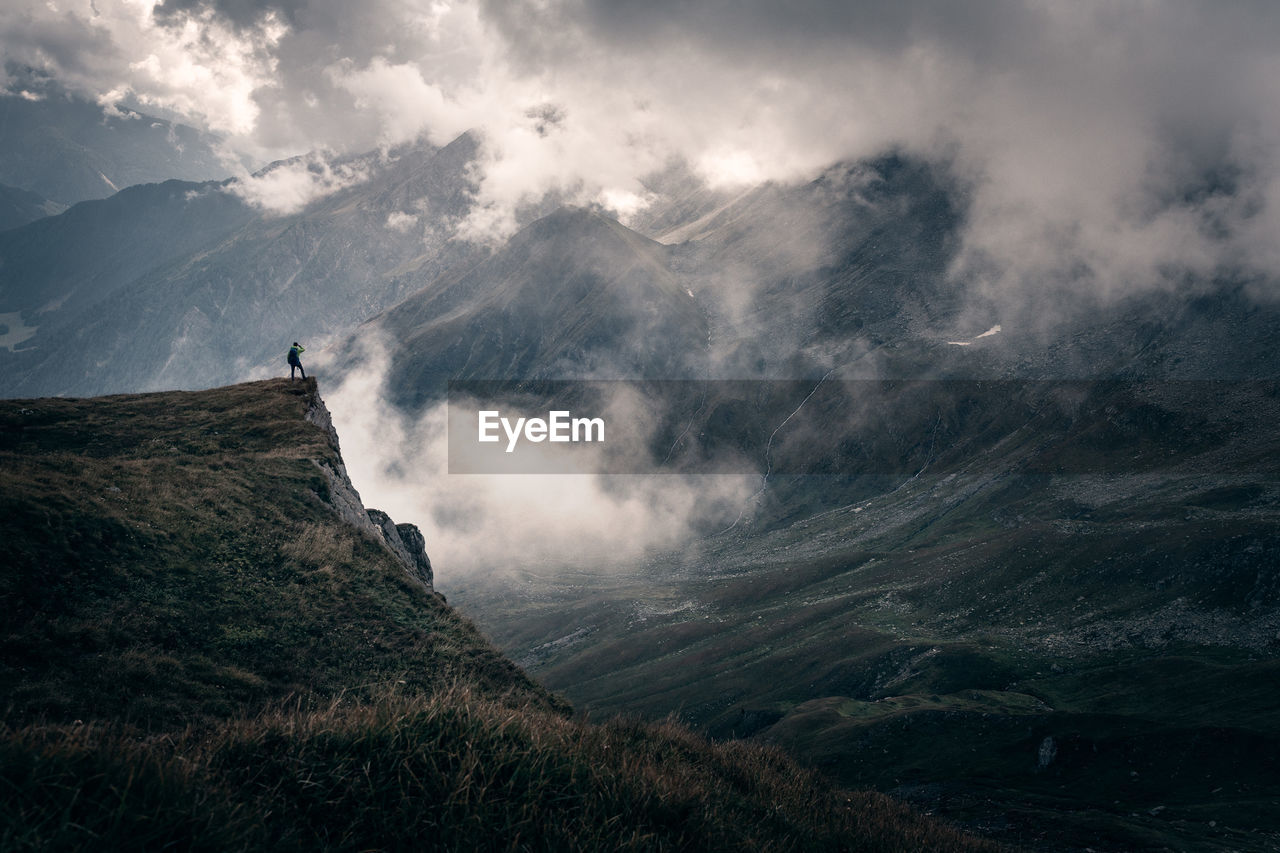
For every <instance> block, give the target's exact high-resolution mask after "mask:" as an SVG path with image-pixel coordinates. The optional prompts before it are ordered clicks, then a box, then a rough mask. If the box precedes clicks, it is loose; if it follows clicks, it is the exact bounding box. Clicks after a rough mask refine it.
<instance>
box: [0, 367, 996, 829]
mask: <svg viewBox="0 0 1280 853" xmlns="http://www.w3.org/2000/svg"><path fill="white" fill-rule="evenodd" d="M327 424H328V421H327V414H326V413H325V411H324V408H323V404H322V403H321V402H320V400H319V397H318V395H317V393H316V388H315V385H314V382H313V381H308V382H297V383H291V382H288V381H285V380H273V381H267V382H256V383H250V384H247V385H238V386H232V387H227V388H219V389H214V390H211V391H204V392H198V393H182V392H173V393H162V394H149V395H131V396H120V397H109V398H101V399H96V400H68V399H40V400H18V401H13V400H10V401H3V402H0V524H2V525H3V528H2V529H0V541H3V543H4V548H5V551H6V553H5V559H4V561H3V563H2V565H3V569H2V571H0V613H3V616H0V619H3V626H2V629H0V643H2V645H0V695H2V696H3V697H4V704H3V709H4V715H5V716H4V721H3V723H0V790H2V791H3V796H2V797H0V849H5V850H109V849H175V848H176V849H209V850H241V849H247V850H259V849H268V848H269V849H273V850H323V849H329V850H369V849H410V848H412V849H447V850H548V851H551V850H584V851H586V850H612V849H618V850H689V849H705V850H797V851H799V850H884V851H909V850H921V849H933V850H981V849H992V848H991V845H989V844H986V843H985V842H981V841H977V840H974V839H971V838H967V837H965V836H963V835H961V834H959V833H957V832H955V831H953V830H951V829H948V828H946V827H943V826H940V825H938V824H936V823H933V822H932V821H930V820H928V819H926V818H924V817H922V816H920V815H917V814H913V813H911V812H909V811H908V810H906V809H904V808H903V807H901V806H898V805H895V804H894V803H892V802H891V801H889V800H887V799H886V798H884V797H882V796H880V795H877V794H849V793H845V792H841V791H838V790H835V789H833V788H831V787H830V786H829V785H828V784H827V783H826V782H824V781H822V780H821V779H819V778H818V777H816V776H813V775H812V774H810V773H807V772H804V771H801V770H800V769H799V768H797V767H796V766H795V765H793V764H792V763H790V761H789V760H788V759H785V758H783V757H782V754H781V753H780V752H778V751H776V750H775V749H773V748H769V747H763V746H759V745H746V744H737V745H713V744H711V743H708V742H707V741H705V740H703V739H701V738H700V737H697V736H694V735H692V734H690V733H689V732H688V731H687V730H684V729H682V728H680V727H679V726H676V725H674V724H667V725H662V726H649V725H641V724H632V723H623V722H614V723H610V724H606V725H592V724H588V723H584V722H577V721H573V720H570V719H569V718H568V714H567V711H568V709H567V706H566V705H565V704H564V703H563V701H562V700H559V699H558V698H556V697H554V696H552V695H550V694H549V693H548V692H547V691H546V690H544V689H543V688H542V687H540V686H539V685H538V684H536V683H535V682H533V681H531V680H530V679H529V678H527V677H526V676H525V675H524V674H523V673H522V672H521V671H520V670H519V669H517V668H516V667H515V665H514V664H512V663H511V662H510V661H508V660H507V659H505V658H503V657H502V656H501V655H499V654H498V653H497V652H496V651H495V650H494V649H493V648H492V647H491V646H490V645H489V644H488V643H487V642H486V641H485V640H484V639H483V638H482V637H481V636H479V634H478V633H477V632H476V631H475V629H474V628H473V627H472V626H471V625H470V624H469V623H467V622H466V621H465V620H463V619H461V618H460V617H459V616H458V615H457V614H456V613H455V612H454V611H452V610H451V609H450V608H449V607H448V606H447V605H445V603H444V602H443V601H442V600H441V599H440V598H439V597H438V596H437V595H435V594H434V593H433V592H432V591H431V590H430V588H429V587H428V586H427V585H426V584H424V583H423V582H422V580H421V579H420V578H419V577H416V576H415V575H414V574H412V573H411V572H410V570H409V568H408V567H407V566H406V564H405V563H403V562H401V560H400V559H399V558H398V557H396V556H395V555H393V554H392V553H391V551H389V550H388V549H387V548H385V547H384V546H383V544H382V541H381V540H380V539H379V538H378V537H379V534H378V533H377V532H376V530H374V529H373V528H372V526H371V525H368V516H367V515H365V514H364V513H365V511H364V509H363V507H361V506H360V505H359V503H358V497H357V496H356V495H355V494H354V492H353V491H352V490H351V489H350V486H349V483H347V482H346V480H345V475H344V473H343V467H342V461H341V457H340V455H339V452H338V448H337V444H336V436H334V434H333V433H332V432H331V431H330V430H328V429H326V427H327ZM362 519H363V522H362Z"/></svg>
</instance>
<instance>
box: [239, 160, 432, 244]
mask: <svg viewBox="0 0 1280 853" xmlns="http://www.w3.org/2000/svg"><path fill="white" fill-rule="evenodd" d="M369 169H370V165H369V164H368V163H365V162H363V161H355V162H347V163H335V162H333V161H332V160H331V159H330V158H329V157H327V156H325V155H323V154H319V153H315V154H309V155H307V156H305V157H297V158H294V159H292V160H288V161H285V162H282V163H277V164H275V165H273V166H271V167H270V168H268V169H264V170H263V171H261V172H258V173H255V174H253V175H248V176H245V177H241V178H236V179H234V180H232V181H231V182H230V183H228V184H227V186H226V191H227V192H229V193H231V194H232V195H234V196H237V197H238V198H241V199H243V200H244V201H245V202H247V203H248V204H251V205H253V206H254V207H257V208H259V209H260V210H263V211H265V212H267V213H269V214H273V215H276V216H285V215H288V214H290V213H297V212H298V211H299V210H302V208H304V207H306V206H307V205H308V204H310V203H311V202H313V201H315V200H316V199H319V198H323V197H325V196H327V195H332V194H333V193H336V192H338V191H339V190H343V189H346V188H347V187H350V186H353V185H355V184H358V183H361V182H363V181H364V180H366V179H367V178H368V174H369ZM409 219H410V220H412V219H413V217H409ZM387 224H388V226H389V227H408V225H411V224H412V222H411V221H410V222H404V221H402V220H397V221H396V222H395V223H394V224H393V223H392V222H390V221H389V222H388V223H387Z"/></svg>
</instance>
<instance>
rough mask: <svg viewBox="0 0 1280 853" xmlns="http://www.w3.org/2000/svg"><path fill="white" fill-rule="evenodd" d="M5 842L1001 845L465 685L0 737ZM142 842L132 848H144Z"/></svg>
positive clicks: (645, 847)
mask: <svg viewBox="0 0 1280 853" xmlns="http://www.w3.org/2000/svg"><path fill="white" fill-rule="evenodd" d="M4 735H5V736H4V738H3V747H2V749H3V751H4V756H5V760H4V762H3V765H4V770H3V784H4V785H5V787H6V788H7V789H8V790H7V792H6V793H7V794H8V796H6V797H5V805H4V806H3V811H2V812H0V814H2V815H3V827H2V828H0V833H2V834H0V843H2V844H3V847H4V848H5V849H13V850H23V849H30V850H37V849H40V850H47V849H59V850H100V849H114V848H119V847H129V848H130V849H150V848H156V849H160V848H167V849H173V848H176V849H205V848H209V849H221V850H234V849H245V850H256V849H271V850H273V851H294V850H297V851H303V850H351V851H356V850H407V849H414V850H493V851H598V850H611V851H612V850H620V851H677V850H699V851H714V850H725V851H730V850H732V851H825V850H831V851H843V850H850V851H855V850H856V851H886V853H887V851H903V853H906V851H925V850H938V851H943V850H947V851H953V850H956V851H958V850H975V851H977V850H995V849H996V848H995V847H994V846H993V845H991V844H988V843H986V842H982V841H978V840H975V839H972V838H969V837H966V836H964V835H962V834H960V833H958V832H956V831H954V830H951V829H949V828H947V827H944V826H941V825H939V824H937V823H935V822H933V821H930V820H928V819H926V818H923V817H921V816H919V815H917V814H914V813H912V812H910V811H909V810H908V809H906V808H905V807H903V806H901V805H899V804H896V803H894V802H893V801H891V800H889V799H888V798H885V797H883V796H881V795H878V794H873V793H858V794H853V793H848V792H842V791H838V790H835V789H833V788H831V787H830V786H829V785H827V784H826V783H825V782H824V781H823V780H822V779H821V778H819V777H817V776H816V775H814V774H812V773H810V772H808V771H805V770H802V769H800V768H799V767H797V766H796V765H795V764H794V763H792V762H791V761H790V760H788V759H787V758H785V757H784V756H783V755H782V754H781V753H780V752H778V751H775V750H773V749H770V748H767V747H761V746H758V745H748V744H744V743H731V744H712V743H710V742H708V741H707V740H705V739H704V738H702V737H700V736H698V735H695V734H693V733H691V732H690V731H688V730H687V729H684V728H683V727H681V726H679V725H677V724H675V723H670V722H668V723H665V724H662V725H656V726H655V725H645V724H640V723H634V722H627V721H622V720H615V721H612V722H609V723H605V724H600V725H592V724H588V723H583V722H580V721H574V720H569V719H566V718H564V717H562V716H559V715H556V714H549V713H547V712H545V711H543V710H541V709H538V708H531V707H523V708H518V707H512V706H511V705H509V704H503V703H498V702H494V701H492V700H490V699H486V698H485V697H483V696H480V695H477V694H476V693H475V691H473V690H472V689H471V688H469V687H467V686H464V685H460V686H458V687H455V688H453V689H451V690H448V691H445V692H442V693H439V694H436V695H433V696H429V697H424V696H404V695H397V694H395V693H394V692H391V691H384V692H382V694H381V695H380V697H379V698H377V699H376V700H374V701H372V702H360V701H355V700H350V699H345V698H340V699H337V700H328V701H327V702H322V701H321V700H318V699H312V700H309V701H301V700H298V701H295V703H293V705H292V706H291V707H283V708H276V709H274V710H271V711H267V712H264V713H263V714H260V715H258V716H255V717H253V718H251V719H242V720H238V721H232V722H228V723H226V724H224V725H222V726H219V727H216V728H214V729H208V728H204V729H199V730H196V729H192V730H188V731H186V732H184V733H182V734H178V735H173V736H168V737H160V738H153V739H149V740H143V741H139V740H135V739H132V738H130V737H127V736H125V735H124V734H122V733H121V732H119V731H112V730H110V729H107V728H99V727H93V726H81V727H71V728H68V727H54V728H40V727H34V726H33V727H28V728H25V729H22V730H18V731H6V732H4ZM140 842H141V843H140Z"/></svg>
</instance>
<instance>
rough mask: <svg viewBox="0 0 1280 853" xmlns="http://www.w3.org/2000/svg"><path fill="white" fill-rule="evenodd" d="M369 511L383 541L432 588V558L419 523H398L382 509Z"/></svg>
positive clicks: (407, 567) (408, 567) (413, 573)
mask: <svg viewBox="0 0 1280 853" xmlns="http://www.w3.org/2000/svg"><path fill="white" fill-rule="evenodd" d="M368 513H369V519H370V521H372V522H373V524H374V526H375V527H377V528H378V532H379V533H380V534H381V535H382V541H383V542H384V543H385V544H386V546H387V547H388V548H390V549H391V552H392V553H393V554H395V555H396V556H397V557H399V558H400V562H402V563H404V566H405V568H406V569H407V570H408V571H409V574H411V575H413V576H414V577H415V578H417V579H418V580H420V581H422V582H423V583H424V584H426V585H427V587H428V588H431V579H432V575H431V558H430V557H428V556H427V542H426V539H425V538H423V536H422V531H420V530H418V527H417V525H414V524H396V523H395V522H394V521H392V520H391V516H389V515H387V514H386V513H385V512H383V511H382V510H380V509H371V510H369V511H368Z"/></svg>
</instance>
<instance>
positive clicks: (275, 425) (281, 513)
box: [0, 380, 555, 726]
mask: <svg viewBox="0 0 1280 853" xmlns="http://www.w3.org/2000/svg"><path fill="white" fill-rule="evenodd" d="M308 420H310V421H313V422H315V423H309V422H308ZM326 423H327V414H326V413H325V411H324V407H323V403H321V402H320V400H319V398H318V396H317V394H316V390H315V385H314V382H306V383H303V382H298V383H294V384H291V383H289V382H288V381H285V380H276V381H271V382H263V383H254V384H250V385H241V386H232V387H229V388H224V389H217V390H214V391H209V392H205V393H203V394H198V395H197V394H184V393H171V394H157V395H144V396H125V397H114V398H103V399H98V400H90V401H83V400H61V399H43V400H27V401H17V402H14V401H5V402H4V403H3V404H0V425H2V426H0V435H2V436H3V438H2V439H0V441H2V442H3V445H2V446H0V472H3V479H4V488H3V498H0V500H2V501H3V504H4V512H3V518H4V522H3V524H4V536H3V538H4V540H5V542H6V549H7V551H8V559H7V560H6V565H7V567H8V568H7V570H6V572H5V575H4V580H3V601H4V612H5V616H4V619H5V630H4V637H5V641H4V643H5V645H4V656H3V660H4V664H3V668H2V669H0V689H2V690H3V692H4V694H5V696H6V697H8V703H9V706H10V715H11V716H13V715H16V717H17V718H18V719H30V718H33V717H34V716H36V715H39V716H42V717H45V718H48V719H51V720H58V721H69V720H71V719H76V718H81V719H88V718H94V717H105V718H110V717H117V716H118V717H126V716H127V717H128V718H129V719H131V720H133V721H134V722H136V723H138V724H141V725H148V726H171V725H175V724H178V723H181V722H183V721H185V720H188V719H200V718H202V717H205V716H208V715H211V714H212V715H217V716H224V715H226V714H229V713H232V712H233V711H238V710H244V711H251V710H253V709H255V708H260V707H263V706H264V704H265V703H268V702H270V701H273V700H277V699H280V698H282V697H284V696H286V695H288V694H289V693H291V692H299V691H302V692H321V693H336V692H338V691H340V690H344V689H350V688H352V687H355V686H357V685H362V684H369V683H385V682H388V681H394V680H396V679H400V680H404V681H406V683H407V684H409V685H413V686H416V687H417V688H418V689H427V688H429V687H430V686H432V685H438V684H442V683H447V682H448V681H449V680H451V679H455V678H457V679H463V680H465V681H467V682H468V683H475V684H476V685H478V686H484V687H489V688H491V689H492V690H493V691H495V692H497V693H503V692H507V691H514V692H515V693H516V694H517V695H519V696H522V697H526V698H528V699H530V700H533V699H536V700H538V701H540V702H543V703H544V704H546V705H547V707H555V703H554V702H553V701H552V700H551V699H550V698H549V697H548V696H547V695H546V694H545V692H544V691H543V690H542V689H541V688H539V687H538V686H537V685H535V684H533V683H532V682H530V681H528V680H527V679H525V678H524V677H523V676H522V675H521V674H520V673H519V672H517V671H516V670H515V669H514V668H513V667H511V666H510V664H509V663H507V662H506V661H505V660H504V659H502V658H501V657H500V656H499V655H497V654H496V653H495V652H493V651H492V649H490V648H489V647H488V645H487V644H486V643H485V642H484V640H482V639H481V638H480V637H479V635H478V634H476V633H475V631H474V629H473V628H471V627H470V626H469V625H467V624H465V623H464V622H462V621H460V620H459V619H457V617H456V616H455V615H454V614H453V613H452V612H451V611H449V610H448V609H447V608H446V607H445V606H444V605H443V604H441V603H440V601H439V600H438V599H437V598H436V597H435V596H433V595H432V594H431V590H430V577H429V575H424V574H423V573H422V572H421V571H420V570H417V569H416V567H409V566H406V565H403V561H402V560H398V559H397V558H396V557H395V556H394V555H393V553H392V552H391V550H389V548H388V547H387V545H386V542H385V538H386V537H385V536H384V535H383V534H382V533H381V532H380V531H379V530H378V529H377V528H375V526H374V524H373V523H372V522H371V521H370V520H369V518H368V517H367V516H366V515H364V510H363V508H362V507H361V506H360V504H359V498H358V496H357V495H355V494H354V491H353V490H351V488H350V485H349V484H348V483H346V481H345V474H344V473H343V467H342V458H341V455H340V454H339V452H338V448H337V445H336V441H335V440H334V439H333V437H332V434H331V433H328V432H326V431H325V429H324V428H323V425H324V424H326ZM316 424H320V426H317V425H316ZM424 559H425V558H424ZM411 571H412V572H414V573H412V574H411ZM424 581H425V582H424Z"/></svg>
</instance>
